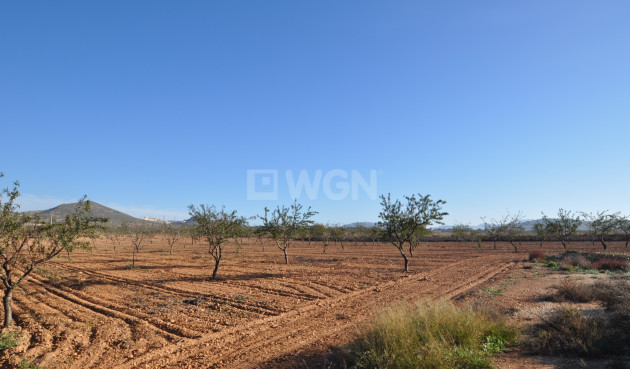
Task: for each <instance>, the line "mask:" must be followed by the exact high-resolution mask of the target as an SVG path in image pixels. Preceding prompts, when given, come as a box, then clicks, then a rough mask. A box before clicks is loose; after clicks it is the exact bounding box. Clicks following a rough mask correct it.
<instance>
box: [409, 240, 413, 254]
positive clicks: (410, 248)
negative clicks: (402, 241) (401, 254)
mask: <svg viewBox="0 0 630 369" xmlns="http://www.w3.org/2000/svg"><path fill="white" fill-rule="evenodd" d="M409 256H410V257H413V245H412V244H411V243H409Z"/></svg>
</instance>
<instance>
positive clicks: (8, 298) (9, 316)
mask: <svg viewBox="0 0 630 369" xmlns="http://www.w3.org/2000/svg"><path fill="white" fill-rule="evenodd" d="M2 302H3V305H4V328H11V327H12V326H13V309H12V308H11V303H12V302H13V289H12V288H11V289H5V290H4V297H3V298H2Z"/></svg>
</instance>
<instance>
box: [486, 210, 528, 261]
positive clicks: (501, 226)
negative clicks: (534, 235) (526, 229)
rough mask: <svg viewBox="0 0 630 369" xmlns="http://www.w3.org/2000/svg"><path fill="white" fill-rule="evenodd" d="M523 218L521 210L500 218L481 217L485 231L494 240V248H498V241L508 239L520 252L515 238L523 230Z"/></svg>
mask: <svg viewBox="0 0 630 369" xmlns="http://www.w3.org/2000/svg"><path fill="white" fill-rule="evenodd" d="M522 219H523V214H522V213H521V212H520V211H519V212H518V213H516V214H510V213H509V212H508V213H507V215H505V216H504V217H502V218H500V219H498V220H496V219H490V220H488V219H486V218H481V220H483V225H484V231H485V232H486V235H487V236H488V238H489V239H490V240H491V241H492V244H493V248H495V249H496V248H497V242H498V241H500V240H502V239H507V241H508V242H509V243H510V245H512V247H513V248H514V252H518V247H516V244H515V243H514V238H515V237H516V236H517V235H519V234H520V233H522V232H523V226H522V225H521V221H522Z"/></svg>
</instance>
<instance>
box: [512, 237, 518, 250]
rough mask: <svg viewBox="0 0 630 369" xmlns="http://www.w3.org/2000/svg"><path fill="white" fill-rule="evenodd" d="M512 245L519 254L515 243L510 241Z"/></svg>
mask: <svg viewBox="0 0 630 369" xmlns="http://www.w3.org/2000/svg"><path fill="white" fill-rule="evenodd" d="M510 244H512V247H514V252H518V249H517V248H516V245H515V244H514V241H512V240H510Z"/></svg>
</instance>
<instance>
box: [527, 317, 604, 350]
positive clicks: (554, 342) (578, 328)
mask: <svg viewBox="0 0 630 369" xmlns="http://www.w3.org/2000/svg"><path fill="white" fill-rule="evenodd" d="M535 329H536V332H535V333H536V336H535V338H534V340H533V341H532V342H531V343H530V349H532V351H534V352H538V353H544V354H550V355H555V354H565V355H575V356H597V355H600V354H602V349H603V348H604V347H603V344H602V341H603V338H604V337H605V321H604V319H603V317H602V316H601V315H591V316H585V315H584V314H583V313H582V312H581V311H579V310H576V309H574V308H561V309H559V310H556V311H554V312H553V313H551V314H550V315H549V316H548V317H546V318H545V319H543V321H542V322H541V323H540V324H538V325H537V326H536V327H535Z"/></svg>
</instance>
